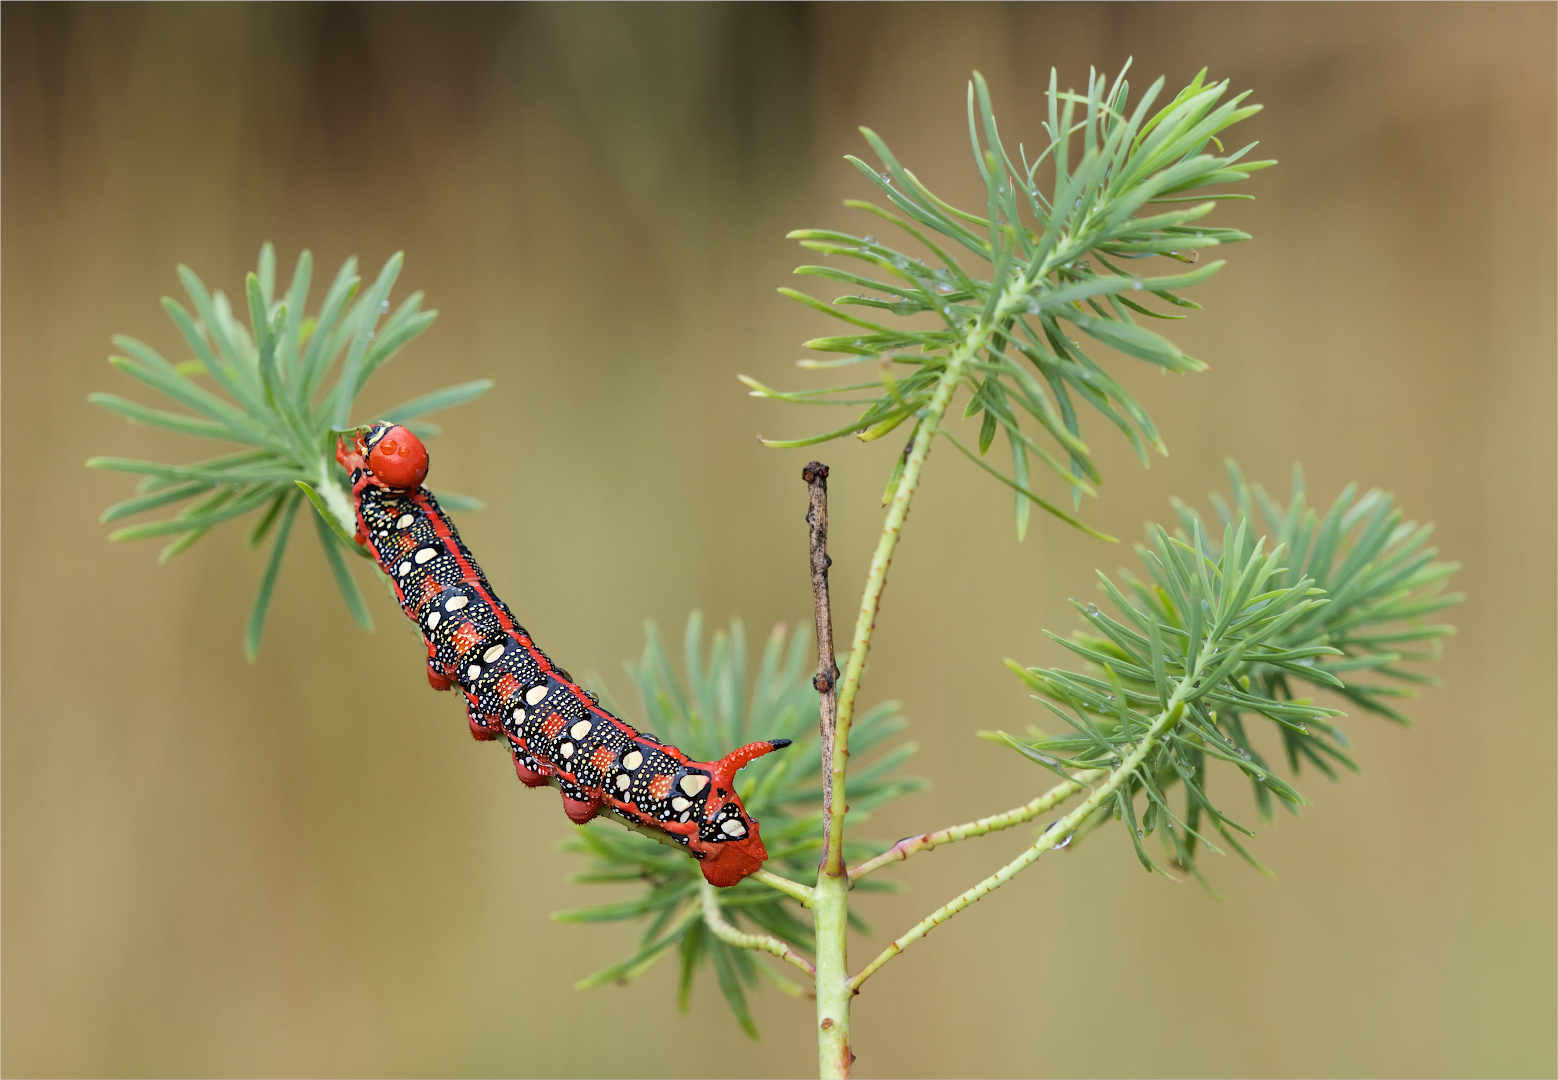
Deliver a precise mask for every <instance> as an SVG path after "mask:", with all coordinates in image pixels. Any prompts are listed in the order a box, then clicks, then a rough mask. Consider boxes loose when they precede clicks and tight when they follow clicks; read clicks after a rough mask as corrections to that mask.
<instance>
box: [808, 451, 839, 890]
mask: <svg viewBox="0 0 1558 1080" xmlns="http://www.w3.org/2000/svg"><path fill="white" fill-rule="evenodd" d="M801 479H803V480H805V481H806V486H807V488H808V489H809V491H808V494H809V496H810V506H809V507H808V508H807V510H806V524H807V525H809V526H811V603H812V611H813V613H814V614H815V616H816V621H817V674H816V675H815V676H814V677H813V678H812V681H811V684H812V685H813V686H815V687H816V688H817V693H818V694H819V695H820V696H821V699H822V700H821V704H820V714H819V718H818V726H819V728H820V730H821V734H822V865H823V868H824V870H825V871H827V872H830V873H838V872H839V870H842V869H843V865H844V856H843V852H842V848H841V847H840V848H838V849H837V851H838V854H837V856H836V857H835V855H834V852H835V847H834V846H833V845H832V843H831V841H832V837H833V747H834V739H835V736H836V733H837V729H838V708H839V699H838V677H839V669H838V662H837V661H836V660H835V659H834V657H833V611H832V608H831V606H830V605H829V602H828V567H830V566H832V565H833V560H832V559H830V558H829V557H828V467H827V466H826V465H824V464H823V463H822V462H820V461H813V462H810V463H809V464H807V466H806V468H804V469H802V470H801ZM835 864H836V865H835Z"/></svg>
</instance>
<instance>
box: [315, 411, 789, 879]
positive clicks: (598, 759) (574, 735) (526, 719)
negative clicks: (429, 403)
mask: <svg viewBox="0 0 1558 1080" xmlns="http://www.w3.org/2000/svg"><path fill="white" fill-rule="evenodd" d="M336 457H337V459H338V460H339V461H340V462H341V464H342V465H344V466H345V467H346V470H347V472H348V473H349V474H350V475H351V481H352V494H353V497H354V499H355V501H356V508H357V539H358V542H359V543H362V544H363V545H364V546H366V547H367V548H368V549H369V550H370V551H371V552H372V553H373V555H374V557H375V558H376V559H377V561H378V564H379V567H380V568H381V569H382V570H383V571H384V572H385V573H386V574H388V575H389V577H390V580H391V581H392V582H394V585H395V592H396V596H397V597H398V599H399V601H400V606H401V608H402V609H403V610H404V611H405V613H406V615H407V616H408V617H409V618H410V619H411V620H412V621H413V622H415V623H416V624H417V627H418V628H419V629H420V630H421V631H422V636H423V639H424V640H425V642H426V644H427V671H428V681H429V682H430V683H431V684H432V685H433V687H434V689H438V690H447V689H451V688H452V687H453V686H456V685H458V686H459V687H460V689H462V690H463V691H464V692H465V700H466V708H467V715H468V719H469V721H470V727H471V733H472V734H473V735H474V736H475V737H476V738H478V739H498V738H503V739H506V740H507V742H508V745H509V749H510V751H511V752H512V753H513V756H514V770H515V772H516V773H517V774H518V776H519V778H520V780H522V781H523V782H524V783H526V784H527V785H530V786H532V787H539V786H543V785H546V784H553V785H555V786H556V787H557V788H558V789H559V790H560V791H561V792H562V795H563V807H564V810H565V811H566V812H567V814H568V816H569V818H571V819H572V820H573V821H575V822H578V823H580V824H582V823H584V822H586V821H588V820H590V819H591V818H592V817H594V816H595V815H596V814H598V813H599V812H600V811H601V810H602V809H609V810H611V811H614V812H616V813H618V814H620V815H622V816H623V817H626V818H630V819H632V820H635V821H638V822H641V823H643V824H645V825H648V826H651V827H653V828H655V829H658V830H660V831H663V832H665V833H667V834H668V835H670V836H671V837H672V838H673V839H674V840H675V841H676V842H677V843H679V844H683V845H685V846H686V847H687V848H688V850H689V851H690V852H691V853H692V854H693V856H694V857H696V858H698V859H700V860H701V861H702V866H701V868H702V870H703V875H704V877H705V878H707V879H708V880H709V881H710V882H711V883H713V884H715V885H720V886H728V885H734V884H736V883H737V882H738V881H740V880H741V879H742V878H744V877H746V876H747V875H748V874H750V873H752V872H753V871H755V870H757V869H758V868H759V867H760V866H762V864H763V861H764V860H765V859H767V857H768V852H767V851H766V849H765V848H764V847H763V842H762V840H761V838H760V837H759V835H758V823H757V821H755V820H754V819H752V818H751V817H749V816H748V815H747V813H746V810H745V808H744V807H743V806H742V805H741V800H740V799H739V798H738V797H737V796H736V791H735V784H734V776H735V772H736V770H737V769H739V768H741V767H742V766H743V765H745V764H746V763H747V762H749V761H751V760H752V759H753V758H756V757H760V756H761V755H763V754H766V753H768V752H769V751H771V750H776V749H778V748H779V747H781V746H784V745H788V744H787V743H786V742H785V741H784V740H778V741H775V742H761V743H752V744H751V745H749V746H745V747H742V748H741V749H739V750H736V751H734V752H733V753H731V754H729V755H727V756H726V757H724V758H723V759H721V760H720V761H717V762H700V761H692V760H690V759H689V758H688V757H687V755H685V754H683V753H682V752H681V751H680V750H678V749H677V748H676V747H674V746H667V745H664V744H662V743H661V742H660V740H658V739H656V738H655V737H654V736H653V735H648V734H643V733H640V732H639V731H637V730H635V729H634V728H633V727H632V726H630V725H629V724H627V723H624V722H623V721H622V720H619V719H618V718H616V717H615V716H612V715H611V714H610V713H608V712H607V711H606V710H604V709H602V708H601V707H600V706H599V705H597V704H596V703H595V701H594V699H593V698H592V697H591V696H590V695H589V694H588V693H587V692H586V691H584V690H582V689H580V688H579V687H578V686H577V685H576V684H575V683H574V682H573V680H572V679H571V678H570V677H569V675H568V673H567V672H566V671H563V670H562V669H561V668H559V667H557V666H556V665H555V664H553V663H552V662H551V660H549V659H548V658H547V656H546V654H545V653H543V652H542V651H541V649H540V648H539V647H538V646H537V645H536V644H535V643H534V642H533V641H532V640H531V639H530V635H529V634H527V633H526V632H525V628H524V627H523V626H521V625H519V623H518V622H517V621H516V620H515V619H514V616H513V613H512V612H510V611H509V609H508V606H507V605H505V604H504V603H503V601H502V600H500V599H498V597H497V596H496V594H494V593H493V591H492V589H491V587H490V586H489V585H488V584H487V580H486V578H485V577H484V576H483V575H482V572H481V568H480V567H478V566H477V565H476V560H475V559H474V558H472V557H471V553H470V550H469V549H468V548H466V546H465V544H464V543H462V542H461V540H460V534H459V533H458V532H457V531H456V529H455V527H454V523H453V522H451V521H450V520H449V517H448V515H446V514H445V513H444V512H443V511H442V510H441V509H440V508H439V506H438V500H437V499H436V498H434V496H433V494H432V493H431V492H430V491H428V490H427V488H425V487H422V486H421V480H422V478H423V476H424V475H425V474H426V469H427V458H426V450H425V449H424V448H423V447H422V444H421V442H420V441H419V440H417V438H416V436H415V435H412V434H411V433H410V432H408V431H406V429H404V428H401V427H398V426H394V425H390V424H375V425H373V426H372V427H371V428H368V429H365V430H364V431H363V432H362V433H361V434H359V435H358V437H357V439H356V440H355V444H354V445H352V446H350V447H348V446H347V445H346V444H345V443H344V441H343V443H342V444H341V445H340V446H339V448H338V449H337V453H336Z"/></svg>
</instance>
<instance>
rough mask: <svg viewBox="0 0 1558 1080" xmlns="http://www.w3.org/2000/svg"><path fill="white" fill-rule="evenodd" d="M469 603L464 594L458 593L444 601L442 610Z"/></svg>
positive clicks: (453, 609) (457, 609)
mask: <svg viewBox="0 0 1558 1080" xmlns="http://www.w3.org/2000/svg"><path fill="white" fill-rule="evenodd" d="M407 565H408V566H409V565H410V564H409V563H408V564H407ZM469 603H470V600H469V599H468V598H467V597H466V596H465V595H464V594H460V595H457V596H451V597H450V598H449V599H448V600H445V601H444V610H445V611H459V610H460V609H461V608H463V607H464V606H465V605H466V604H469Z"/></svg>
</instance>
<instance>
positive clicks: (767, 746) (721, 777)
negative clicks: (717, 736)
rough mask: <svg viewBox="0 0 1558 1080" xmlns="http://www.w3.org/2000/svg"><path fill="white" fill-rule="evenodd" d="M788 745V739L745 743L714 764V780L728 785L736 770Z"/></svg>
mask: <svg viewBox="0 0 1558 1080" xmlns="http://www.w3.org/2000/svg"><path fill="white" fill-rule="evenodd" d="M789 745H790V740H789V739H769V740H767V741H765V742H755V743H747V744H746V745H745V746H743V747H741V748H740V749H739V750H732V751H731V752H730V753H728V754H726V755H725V756H724V757H722V758H720V759H719V760H718V761H716V762H715V763H714V770H713V771H714V780H715V782H716V783H723V784H727V785H728V784H730V782H731V781H732V780H734V779H735V776H736V770H737V769H739V768H741V767H742V766H743V765H746V764H749V763H751V762H753V761H756V760H757V759H758V758H760V757H762V756H763V755H764V754H771V753H773V752H774V751H775V750H783V749H784V748H785V747H786V746H789Z"/></svg>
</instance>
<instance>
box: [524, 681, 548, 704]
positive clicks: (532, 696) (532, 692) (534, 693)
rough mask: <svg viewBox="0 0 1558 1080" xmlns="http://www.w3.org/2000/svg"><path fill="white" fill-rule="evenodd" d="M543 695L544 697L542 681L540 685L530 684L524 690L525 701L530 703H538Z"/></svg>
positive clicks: (544, 688)
mask: <svg viewBox="0 0 1558 1080" xmlns="http://www.w3.org/2000/svg"><path fill="white" fill-rule="evenodd" d="M544 697H546V684H545V683H542V684H541V685H540V686H532V687H531V688H530V689H529V690H526V691H525V702H526V703H527V704H530V705H539V704H540V703H541V699H542V698H544Z"/></svg>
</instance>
